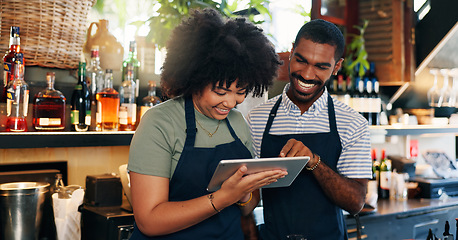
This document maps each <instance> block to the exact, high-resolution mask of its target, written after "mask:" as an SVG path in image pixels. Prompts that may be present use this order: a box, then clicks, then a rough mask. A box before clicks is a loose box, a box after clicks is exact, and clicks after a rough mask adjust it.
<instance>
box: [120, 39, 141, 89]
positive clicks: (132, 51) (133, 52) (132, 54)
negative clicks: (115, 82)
mask: <svg viewBox="0 0 458 240" xmlns="http://www.w3.org/2000/svg"><path fill="white" fill-rule="evenodd" d="M128 65H131V67H133V73H132V74H133V76H132V79H133V80H134V81H135V80H137V79H139V68H140V62H139V61H138V59H137V43H136V42H135V41H130V43H129V54H128V56H127V58H126V59H125V60H124V61H123V62H122V81H125V80H126V79H127V73H128Z"/></svg>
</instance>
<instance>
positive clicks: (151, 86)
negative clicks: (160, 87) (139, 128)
mask: <svg viewBox="0 0 458 240" xmlns="http://www.w3.org/2000/svg"><path fill="white" fill-rule="evenodd" d="M161 102H162V101H161V99H160V98H159V97H158V96H156V82H155V81H149V82H148V95H147V96H146V97H144V98H143V99H142V106H141V107H140V119H141V117H142V116H143V114H145V112H146V111H147V110H148V109H150V108H152V107H153V106H155V105H157V104H159V103H161Z"/></svg>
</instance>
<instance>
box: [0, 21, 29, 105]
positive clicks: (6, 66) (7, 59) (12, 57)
mask: <svg viewBox="0 0 458 240" xmlns="http://www.w3.org/2000/svg"><path fill="white" fill-rule="evenodd" d="M19 29H20V28H19V27H17V26H11V28H10V47H9V50H8V51H7V52H6V54H5V56H4V57H3V93H2V98H1V101H0V102H3V103H5V102H6V90H7V88H8V83H10V82H12V81H13V78H14V63H15V62H16V61H17V54H18V53H20V52H21V38H20V36H19ZM22 63H23V64H24V59H22Z"/></svg>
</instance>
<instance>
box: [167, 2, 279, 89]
mask: <svg viewBox="0 0 458 240" xmlns="http://www.w3.org/2000/svg"><path fill="white" fill-rule="evenodd" d="M280 64H281V61H280V60H279V57H278V55H277V54H276V53H275V49H274V47H273V45H272V44H271V42H270V41H269V40H268V39H267V38H266V36H265V35H264V34H263V32H262V29H260V28H258V27H256V26H255V25H254V24H252V23H251V22H249V21H248V20H246V19H245V18H235V19H232V18H230V19H227V18H224V17H222V16H221V14H220V13H219V12H217V11H216V10H214V9H209V8H208V9H203V10H194V11H193V12H192V13H191V16H190V17H189V18H188V19H186V20H184V21H183V22H182V23H181V24H180V25H179V26H177V27H176V28H175V29H174V30H173V32H172V35H171V37H170V39H169V41H168V42H167V55H166V58H165V62H164V64H163V66H162V74H161V85H162V87H163V92H164V93H165V94H166V95H167V96H168V97H176V96H184V97H189V96H191V95H192V94H198V93H200V92H201V91H202V90H203V89H204V88H205V87H206V86H208V85H209V84H213V87H215V86H216V84H218V85H219V86H221V87H229V86H230V85H231V84H232V83H233V82H234V81H236V80H237V87H242V88H246V90H247V94H248V93H250V92H252V93H253V96H262V94H263V92H264V91H265V90H267V88H268V86H270V85H271V84H272V81H273V79H274V78H275V77H276V75H277V70H278V67H279V65H280ZM223 84H226V86H223Z"/></svg>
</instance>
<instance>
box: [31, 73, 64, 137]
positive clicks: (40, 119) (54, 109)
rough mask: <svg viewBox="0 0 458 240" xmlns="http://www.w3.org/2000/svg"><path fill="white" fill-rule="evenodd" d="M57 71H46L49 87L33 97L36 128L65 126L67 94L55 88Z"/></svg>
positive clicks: (57, 128)
mask: <svg viewBox="0 0 458 240" xmlns="http://www.w3.org/2000/svg"><path fill="white" fill-rule="evenodd" d="M54 81H55V73H54V72H48V73H46V83H47V84H48V87H47V88H46V89H45V90H43V91H40V92H38V93H37V94H36V95H35V97H34V99H33V126H34V128H35V129H36V130H62V129H64V128H65V101H66V98H65V96H64V95H63V94H62V93H61V92H60V91H59V90H56V89H54Z"/></svg>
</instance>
